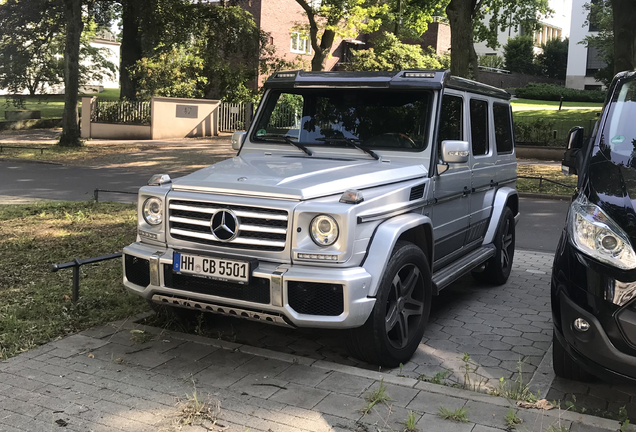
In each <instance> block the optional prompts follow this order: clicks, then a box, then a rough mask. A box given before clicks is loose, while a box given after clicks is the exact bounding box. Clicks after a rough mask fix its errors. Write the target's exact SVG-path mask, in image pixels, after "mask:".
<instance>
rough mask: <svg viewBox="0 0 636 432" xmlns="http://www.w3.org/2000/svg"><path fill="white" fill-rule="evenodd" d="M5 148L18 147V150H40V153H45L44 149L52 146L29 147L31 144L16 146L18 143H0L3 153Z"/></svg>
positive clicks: (0, 149)
mask: <svg viewBox="0 0 636 432" xmlns="http://www.w3.org/2000/svg"><path fill="white" fill-rule="evenodd" d="M4 149H14V150H15V149H17V150H39V151H40V154H41V155H43V154H44V150H51V148H50V147H29V146H16V145H4V144H0V153H3V150H4Z"/></svg>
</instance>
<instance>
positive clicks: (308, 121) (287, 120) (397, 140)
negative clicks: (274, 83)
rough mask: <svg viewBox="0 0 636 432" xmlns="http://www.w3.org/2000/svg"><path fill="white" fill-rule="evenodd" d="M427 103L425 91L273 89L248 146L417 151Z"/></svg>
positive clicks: (421, 144)
mask: <svg viewBox="0 0 636 432" xmlns="http://www.w3.org/2000/svg"><path fill="white" fill-rule="evenodd" d="M431 99H432V98H431V92H430V91H418V92H413V91H410V92H405V91H389V90H374V89H344V88H337V89H336V88H332V89H325V88H321V89H291V90H272V91H270V92H269V93H268V97H267V100H266V101H265V106H264V107H263V110H262V113H261V115H260V117H259V119H258V120H257V127H256V128H255V129H254V134H253V135H252V141H253V142H271V141H274V142H289V141H290V140H291V141H292V142H293V143H294V144H296V143H298V144H301V145H304V146H309V145H311V146H342V147H346V146H359V147H362V148H365V149H370V150H373V149H393V150H396V149H404V150H414V151H421V150H424V149H425V148H426V146H427V143H428V140H427V134H428V127H429V122H430V117H431V115H430V111H431Z"/></svg>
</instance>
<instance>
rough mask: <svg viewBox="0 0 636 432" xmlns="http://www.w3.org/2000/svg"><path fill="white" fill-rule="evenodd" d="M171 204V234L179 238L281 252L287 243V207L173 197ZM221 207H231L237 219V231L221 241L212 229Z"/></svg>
mask: <svg viewBox="0 0 636 432" xmlns="http://www.w3.org/2000/svg"><path fill="white" fill-rule="evenodd" d="M168 207H169V215H170V217H169V223H170V235H171V236H172V238H175V239H178V240H184V241H190V242H194V243H201V244H208V245H214V246H224V247H230V248H237V249H251V250H262V251H278V252H279V251H282V250H284V249H285V245H286V243H287V228H288V226H287V224H288V219H289V214H288V212H287V210H278V209H269V208H260V207H249V206H241V205H225V204H218V203H208V202H198V201H185V200H171V201H170V202H169V204H168ZM221 210H231V211H232V213H234V215H235V216H236V218H237V219H238V225H237V227H236V229H237V230H238V232H237V234H236V236H235V237H234V238H233V239H232V240H229V241H222V240H220V239H219V238H218V237H217V236H216V235H214V234H213V232H212V229H211V220H212V218H213V217H214V215H215V214H216V213H217V212H219V211H221Z"/></svg>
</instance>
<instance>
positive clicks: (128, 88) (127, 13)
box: [119, 0, 143, 100]
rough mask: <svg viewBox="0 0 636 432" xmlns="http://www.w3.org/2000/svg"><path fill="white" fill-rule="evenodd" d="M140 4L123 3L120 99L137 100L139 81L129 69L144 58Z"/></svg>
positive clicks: (131, 0)
mask: <svg viewBox="0 0 636 432" xmlns="http://www.w3.org/2000/svg"><path fill="white" fill-rule="evenodd" d="M140 3H141V2H139V1H138V0H124V1H123V2H122V26H123V29H122V38H121V51H120V52H121V58H120V64H119V86H120V88H121V93H120V97H121V98H122V99H123V98H126V99H130V100H135V99H137V86H138V83H137V80H136V79H133V78H132V77H131V76H130V72H129V68H131V67H133V66H134V65H135V63H137V61H138V60H141V58H142V57H143V48H142V41H141V32H140V30H139V25H140V17H139V15H140Z"/></svg>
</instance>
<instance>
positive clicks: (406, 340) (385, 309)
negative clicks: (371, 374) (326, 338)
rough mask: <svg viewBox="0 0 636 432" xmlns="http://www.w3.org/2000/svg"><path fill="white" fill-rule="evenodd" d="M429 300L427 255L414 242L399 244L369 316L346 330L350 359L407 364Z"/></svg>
mask: <svg viewBox="0 0 636 432" xmlns="http://www.w3.org/2000/svg"><path fill="white" fill-rule="evenodd" d="M431 297H432V283H431V272H430V269H429V264H428V260H427V258H426V255H424V252H423V251H422V249H420V248H419V247H418V246H416V245H414V244H413V243H410V242H406V241H401V240H400V241H398V242H397V244H396V245H395V247H394V248H393V252H392V253H391V258H390V259H389V262H388V264H387V266H386V268H385V269H384V273H383V275H382V278H381V279H380V282H379V286H378V290H377V293H376V296H375V299H376V300H375V306H374V307H373V310H372V311H371V315H370V316H369V318H367V321H366V322H365V323H364V325H362V326H361V327H358V328H355V329H351V330H349V331H348V335H349V349H350V350H351V353H352V354H353V356H354V357H357V358H359V359H361V360H363V361H365V362H367V363H370V364H375V365H380V366H387V367H397V366H399V365H400V363H406V362H408V361H409V359H410V358H411V356H412V355H413V353H414V352H415V350H416V349H417V347H418V345H419V344H420V342H421V340H422V335H423V334H424V329H425V328H426V323H427V322H428V317H429V315H430V312H431Z"/></svg>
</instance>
